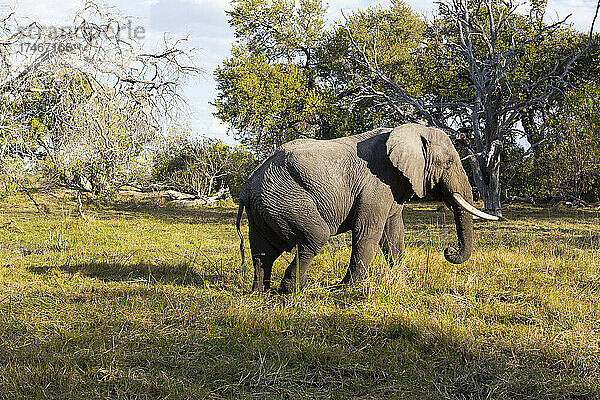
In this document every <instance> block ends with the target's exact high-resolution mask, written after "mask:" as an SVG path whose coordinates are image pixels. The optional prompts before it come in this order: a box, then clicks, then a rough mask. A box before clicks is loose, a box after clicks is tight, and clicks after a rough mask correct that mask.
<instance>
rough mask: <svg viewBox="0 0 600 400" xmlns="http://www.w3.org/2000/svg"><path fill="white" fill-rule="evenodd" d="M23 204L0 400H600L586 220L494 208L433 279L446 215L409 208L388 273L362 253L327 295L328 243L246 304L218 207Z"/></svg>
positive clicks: (446, 232)
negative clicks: (461, 259) (400, 248)
mask: <svg viewBox="0 0 600 400" xmlns="http://www.w3.org/2000/svg"><path fill="white" fill-rule="evenodd" d="M36 199H37V200H38V201H39V202H40V203H42V205H43V207H44V208H45V209H46V210H47V215H45V216H42V215H40V214H39V213H37V211H36V208H35V207H34V205H33V203H31V202H30V201H29V200H28V199H27V198H26V197H13V198H10V199H5V200H3V201H2V202H1V203H0V234H1V237H0V398H3V399H4V398H5V399H20V398H53V399H54V398H55V399H62V398H65V399H67V398H68V399H82V398H83V399H104V398H111V399H112V398H114V399H162V398H166V399H188V398H189V399H195V398H306V397H308V398H338V399H345V398H351V397H352V398H365V399H366V398H369V399H370V398H398V399H596V398H600V305H599V300H600V268H599V265H600V214H599V212H598V211H596V210H571V209H564V208H552V209H534V208H527V207H516V206H513V207H509V208H508V209H506V210H505V214H506V216H507V220H505V221H502V222H499V223H477V224H476V226H475V229H476V232H475V234H476V237H475V250H474V253H473V256H472V258H471V259H470V260H469V261H468V262H466V263H464V264H462V265H451V264H449V263H447V262H446V261H444V259H443V254H442V252H443V249H444V247H446V246H447V245H448V244H454V243H455V242H456V238H455V230H454V226H453V219H452V218H451V215H450V214H449V213H448V212H446V211H444V210H442V209H440V208H439V205H437V204H425V203H419V204H411V205H410V206H409V209H407V210H406V211H405V221H406V227H407V235H406V236H407V240H406V244H407V257H406V258H405V260H404V264H403V266H402V267H401V268H397V269H394V270H390V269H389V268H388V267H387V265H386V264H385V262H384V260H383V256H382V254H381V253H379V254H377V255H376V257H375V260H374V262H373V265H372V266H371V268H370V274H369V277H368V279H367V280H366V281H365V282H364V283H363V284H362V285H360V286H359V287H356V288H353V289H351V290H347V291H341V292H331V291H330V290H328V289H327V285H330V284H333V283H336V282H337V281H338V280H339V279H340V278H341V277H342V275H343V273H344V272H345V269H346V264H347V261H348V257H349V237H347V236H340V237H336V238H333V239H332V240H330V242H329V244H328V246H327V247H326V248H325V249H324V251H323V252H321V254H319V255H318V256H317V258H316V259H315V261H314V263H313V266H312V267H311V269H310V270H309V283H308V287H307V288H306V289H305V290H304V291H302V292H301V293H298V294H293V295H287V296H276V295H255V294H252V293H250V290H249V289H250V287H251V279H252V271H251V266H250V265H245V266H244V267H240V265H239V260H240V256H239V254H238V239H237V234H236V232H235V228H234V217H235V212H236V210H234V209H233V208H198V209H173V208H167V207H158V206H155V205H152V204H133V203H127V202H122V203H118V204H116V205H111V206H98V205H87V207H86V214H87V216H88V218H87V219H86V220H83V219H81V218H79V217H77V212H76V204H75V202H74V201H73V199H72V198H71V197H69V196H68V195H66V194H63V195H59V196H57V197H56V198H55V197H50V196H41V195H38V196H37V197H36ZM244 229H245V231H246V230H247V225H244ZM246 243H247V242H246ZM291 259H292V255H290V254H284V256H283V257H282V258H281V259H280V260H279V261H278V263H277V264H276V268H275V271H274V275H275V279H276V281H277V284H278V283H279V280H280V279H281V276H282V274H283V270H284V268H285V266H286V265H287V263H288V262H289V261H291Z"/></svg>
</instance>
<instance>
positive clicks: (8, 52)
mask: <svg viewBox="0 0 600 400" xmlns="http://www.w3.org/2000/svg"><path fill="white" fill-rule="evenodd" d="M127 24H128V22H127V21H126V18H125V17H124V16H122V15H120V14H118V13H115V12H113V11H112V9H108V8H106V7H104V6H99V5H98V4H96V3H95V2H93V1H90V0H88V1H86V2H85V3H84V6H83V8H82V9H81V10H80V11H79V12H78V13H77V14H76V15H75V17H74V18H73V21H72V23H71V24H70V26H68V27H55V28H48V27H44V26H42V25H41V24H39V23H38V22H32V23H31V24H29V25H28V26H26V27H22V26H20V25H19V23H18V20H17V19H16V17H15V16H14V14H12V13H11V14H9V15H6V16H0V30H1V31H2V33H3V36H2V39H0V63H2V68H0V71H1V72H0V144H1V146H2V148H3V149H4V151H3V153H2V155H4V156H9V155H10V156H11V157H21V158H26V159H27V160H30V161H34V160H39V159H43V160H44V163H43V167H44V171H47V172H50V173H51V175H52V177H54V178H57V181H58V182H59V183H61V184H63V185H66V186H69V187H73V188H76V189H78V190H91V191H94V192H96V193H98V194H110V193H111V192H112V191H113V190H114V188H115V185H118V184H121V183H125V182H124V181H125V180H126V177H127V170H128V164H129V163H130V162H131V161H132V159H133V158H134V157H135V156H136V155H137V153H138V152H139V150H140V149H141V147H142V146H143V144H144V143H146V142H147V141H148V140H150V139H151V138H152V137H153V136H154V135H155V134H156V132H158V131H159V130H160V126H161V124H162V123H163V122H164V121H165V120H168V119H169V118H172V117H174V116H175V115H176V113H177V110H179V109H180V105H181V97H180V94H179V92H180V90H179V87H180V86H181V83H182V82H184V81H185V80H186V79H187V78H188V77H190V76H193V75H195V74H196V73H197V72H198V69H197V68H196V67H195V66H193V65H191V63H190V61H191V59H190V55H191V51H192V50H191V49H189V48H188V47H187V45H186V40H185V39H175V40H171V39H169V38H168V37H165V38H164V41H163V43H162V45H161V46H159V49H158V50H157V51H156V52H148V51H146V50H145V49H144V47H143V46H142V45H141V44H140V43H138V41H137V39H136V37H135V36H129V34H128V33H127V31H128V30H127V28H126V27H127ZM129 33H131V32H129Z"/></svg>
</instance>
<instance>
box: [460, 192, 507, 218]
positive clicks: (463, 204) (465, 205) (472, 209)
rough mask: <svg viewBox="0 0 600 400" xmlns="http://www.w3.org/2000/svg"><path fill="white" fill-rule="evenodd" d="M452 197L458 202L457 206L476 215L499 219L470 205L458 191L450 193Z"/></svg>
mask: <svg viewBox="0 0 600 400" xmlns="http://www.w3.org/2000/svg"><path fill="white" fill-rule="evenodd" d="M452 197H453V198H454V200H455V201H456V202H457V203H458V205H459V206H461V207H462V208H464V209H465V210H467V211H468V212H470V213H471V214H473V215H474V216H476V217H479V218H483V219H487V220H489V221H498V220H499V219H500V218H498V217H496V216H495V215H490V214H488V213H484V212H483V211H481V210H478V209H476V208H475V207H473V206H472V205H470V204H469V203H468V202H467V201H466V200H465V199H463V197H462V196H461V195H460V194H458V193H452Z"/></svg>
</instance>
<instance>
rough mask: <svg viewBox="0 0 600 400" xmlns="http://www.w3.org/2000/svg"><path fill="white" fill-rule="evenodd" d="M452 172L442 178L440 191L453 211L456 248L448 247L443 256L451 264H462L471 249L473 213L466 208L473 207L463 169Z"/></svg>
mask: <svg viewBox="0 0 600 400" xmlns="http://www.w3.org/2000/svg"><path fill="white" fill-rule="evenodd" d="M461 169H462V168H461ZM453 172H454V174H452V175H450V176H449V177H448V178H449V179H447V180H443V183H442V193H443V198H444V200H445V202H446V204H448V206H450V209H451V210H452V211H453V213H454V221H455V222H456V234H457V236H458V250H456V249H455V248H453V247H448V248H446V249H445V250H444V257H445V258H446V260H447V261H448V262H451V263H453V264H462V263H463V262H465V261H467V260H468V259H469V257H471V252H472V251H473V215H472V214H471V213H470V212H469V208H468V207H471V208H472V209H474V207H473V206H472V204H473V193H472V190H471V185H469V179H468V178H467V174H466V173H465V172H464V170H462V171H453ZM465 206H467V208H465Z"/></svg>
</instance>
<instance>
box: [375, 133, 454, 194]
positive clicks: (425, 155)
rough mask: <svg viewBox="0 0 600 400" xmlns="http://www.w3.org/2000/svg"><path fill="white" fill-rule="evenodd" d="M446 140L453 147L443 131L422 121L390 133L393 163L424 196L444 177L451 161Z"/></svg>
mask: <svg viewBox="0 0 600 400" xmlns="http://www.w3.org/2000/svg"><path fill="white" fill-rule="evenodd" d="M444 141H447V142H448V143H446V145H445V146H446V147H448V144H449V145H450V146H451V142H450V139H448V137H447V136H446V134H445V133H444V132H443V131H440V130H439V129H435V128H429V127H426V126H423V125H419V124H406V125H402V126H399V127H398V128H396V129H394V130H393V131H392V132H390V137H389V138H388V140H387V143H386V147H387V153H388V156H389V158H390V161H391V162H392V164H393V165H394V166H395V167H396V168H398V169H399V170H400V172H402V174H403V175H404V176H405V177H407V178H408V180H409V181H410V184H411V185H412V188H413V190H414V191H415V193H416V194H417V196H419V197H421V198H422V197H424V196H425V194H426V191H427V189H431V188H432V187H433V186H435V184H436V183H437V182H438V181H439V180H440V178H441V176H442V173H443V171H444V169H445V168H447V167H448V166H449V165H450V163H451V162H452V161H451V158H450V157H447V154H446V153H447V152H445V151H444V144H443V143H444Z"/></svg>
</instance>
